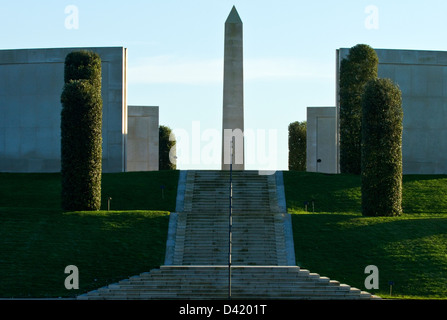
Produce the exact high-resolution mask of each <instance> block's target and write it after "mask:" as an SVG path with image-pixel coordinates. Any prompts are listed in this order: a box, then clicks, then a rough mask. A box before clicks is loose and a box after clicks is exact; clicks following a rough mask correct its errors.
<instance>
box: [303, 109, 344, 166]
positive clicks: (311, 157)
mask: <svg viewBox="0 0 447 320" xmlns="http://www.w3.org/2000/svg"><path fill="white" fill-rule="evenodd" d="M335 117H336V112H335V107H308V108H307V134H306V140H307V141H306V145H307V152H306V168H307V169H306V170H307V171H309V172H323V173H337V147H336V142H337V141H336V128H335V126H336V121H335Z"/></svg>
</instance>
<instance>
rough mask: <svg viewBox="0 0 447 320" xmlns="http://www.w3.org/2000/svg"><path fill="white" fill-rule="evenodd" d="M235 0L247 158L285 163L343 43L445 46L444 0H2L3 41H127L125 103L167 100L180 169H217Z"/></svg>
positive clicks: (328, 84)
mask: <svg viewBox="0 0 447 320" xmlns="http://www.w3.org/2000/svg"><path fill="white" fill-rule="evenodd" d="M233 5H235V6H236V8H237V10H238V12H239V15H240V17H241V19H242V21H243V23H244V77H245V84H244V90H245V102H244V103H245V106H244V108H245V110H244V112H245V129H246V130H247V132H248V131H249V132H251V137H252V139H251V140H250V141H251V142H250V141H247V143H250V145H249V146H247V145H246V152H247V153H249V154H248V157H249V160H250V163H248V164H247V166H246V168H247V169H277V170H287V155H288V146H287V134H288V132H287V127H288V125H289V124H290V123H291V122H294V121H304V120H306V107H308V106H334V105H335V51H336V49H337V48H342V47H343V48H344V47H352V46H354V45H356V44H358V43H366V44H369V45H370V46H372V47H374V48H388V49H424V50H441V51H447V37H446V34H447V1H445V0H425V1H420V0H418V1H413V0H406V1H403V0H387V1H382V0H367V1H365V0H338V1H329V0H324V1H323V0H315V1H300V0H288V1H287V0H276V1H266V0H232V1H228V0H191V1H188V0H163V1H162V0H158V1H155V0H144V1H143V0H140V1H138V0H127V1H114V0H113V1H112V0H88V1H77V0H68V1H63V0H40V1H24V0H14V1H5V0H0V49H21V48H51V47H95V46H123V47H126V48H128V59H129V60H128V70H129V74H128V103H129V105H148V106H159V107H160V124H161V125H167V126H169V127H170V128H171V129H173V130H174V131H175V132H176V133H177V136H178V144H179V146H178V148H179V159H178V168H179V169H192V168H203V169H208V168H209V169H218V168H220V144H221V142H220V136H219V137H216V133H217V134H220V131H221V126H222V120H221V119H222V92H223V49H224V48H223V43H224V22H225V20H226V18H227V16H228V14H229V12H230V10H231V8H232V6H233ZM73 6H74V8H75V9H76V12H75V11H73ZM75 22H76V23H75ZM246 157H247V154H246Z"/></svg>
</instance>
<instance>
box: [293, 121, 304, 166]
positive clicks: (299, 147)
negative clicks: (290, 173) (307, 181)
mask: <svg viewBox="0 0 447 320" xmlns="http://www.w3.org/2000/svg"><path fill="white" fill-rule="evenodd" d="M306 148H307V122H306V121H302V122H300V121H295V122H292V123H290V124H289V170H296V171H306V161H307V159H306V154H307V150H306Z"/></svg>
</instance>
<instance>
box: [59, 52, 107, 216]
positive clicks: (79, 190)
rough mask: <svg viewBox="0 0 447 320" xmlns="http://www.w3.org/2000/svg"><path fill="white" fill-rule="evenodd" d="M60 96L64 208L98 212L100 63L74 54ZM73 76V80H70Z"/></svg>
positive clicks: (94, 56) (92, 57) (96, 58)
mask: <svg viewBox="0 0 447 320" xmlns="http://www.w3.org/2000/svg"><path fill="white" fill-rule="evenodd" d="M65 71H66V73H65V81H66V83H65V86H64V89H63V92H62V95H61V103H62V112H61V178H62V195H61V196H62V208H63V209H64V210H67V211H81V210H84V211H85V210H99V209H100V207H101V174H102V98H101V60H100V58H99V56H98V55H97V54H94V53H88V52H84V51H83V52H74V53H71V54H69V55H68V56H67V59H66V62H65ZM71 77H72V78H71Z"/></svg>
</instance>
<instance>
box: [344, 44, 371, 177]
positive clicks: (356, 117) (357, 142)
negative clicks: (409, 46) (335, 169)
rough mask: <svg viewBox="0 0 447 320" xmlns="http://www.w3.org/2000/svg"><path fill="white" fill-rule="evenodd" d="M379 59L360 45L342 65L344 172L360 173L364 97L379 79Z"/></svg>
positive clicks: (364, 46)
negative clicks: (368, 86)
mask: <svg viewBox="0 0 447 320" xmlns="http://www.w3.org/2000/svg"><path fill="white" fill-rule="evenodd" d="M378 63H379V59H378V57H377V54H376V52H375V51H374V49H373V48H371V47H370V46H368V45H365V44H358V45H356V46H354V47H352V48H351V49H350V50H349V54H348V56H347V57H346V58H345V59H343V60H342V61H341V63H340V83H339V86H340V171H341V172H342V173H351V174H360V171H361V162H360V161H361V140H362V136H361V122H362V95H363V92H364V89H365V85H366V84H367V83H368V81H370V80H372V79H375V78H377V69H378Z"/></svg>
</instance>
